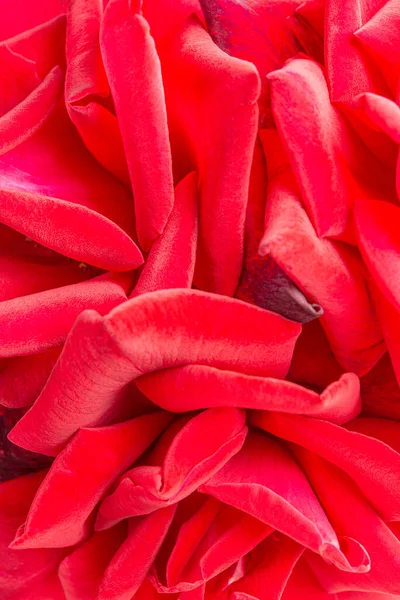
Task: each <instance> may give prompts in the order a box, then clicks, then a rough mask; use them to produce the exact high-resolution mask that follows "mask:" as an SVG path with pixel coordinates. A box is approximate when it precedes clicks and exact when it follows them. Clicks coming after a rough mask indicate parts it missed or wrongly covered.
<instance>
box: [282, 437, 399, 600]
mask: <svg viewBox="0 0 400 600" xmlns="http://www.w3.org/2000/svg"><path fill="white" fill-rule="evenodd" d="M293 451H294V453H295V456H296V459H297V460H298V461H299V462H300V464H301V465H302V467H303V468H304V469H305V472H306V474H307V478H308V479H309V481H310V482H311V484H312V486H313V489H314V490H315V493H316V494H317V495H318V498H319V500H320V502H321V503H322V505H323V507H324V510H325V512H326V514H327V516H328V518H329V520H330V522H331V523H332V525H333V526H334V527H335V530H336V531H338V533H340V534H341V535H343V536H345V537H349V536H350V537H351V538H353V539H355V540H357V541H358V542H359V543H360V544H362V546H363V547H364V548H365V549H366V552H367V553H368V556H369V557H370V570H369V572H366V571H364V572H359V573H356V572H353V573H350V572H349V573H346V572H344V571H339V570H338V569H336V568H335V567H334V566H332V565H328V564H327V563H326V562H324V561H322V560H320V558H319V557H317V556H315V555H313V554H311V553H307V560H308V562H309V564H310V565H311V567H312V569H313V571H314V573H315V575H316V576H317V578H318V580H319V581H320V583H321V584H322V586H323V587H324V588H325V589H326V591H328V592H329V593H330V594H335V593H338V592H345V591H351V590H354V591H357V590H358V591H365V592H373V591H375V592H381V593H389V594H390V593H392V594H399V593H400V541H399V540H398V539H397V537H396V536H395V535H394V533H393V532H392V531H391V530H390V528H389V527H388V526H387V525H386V524H385V523H384V521H383V520H382V519H381V518H380V517H379V516H378V515H377V513H376V512H375V510H374V509H373V508H372V507H371V505H370V504H369V502H368V501H367V500H366V499H365V498H364V497H363V495H362V493H361V492H360V490H359V489H358V488H357V486H356V485H355V484H354V483H353V482H352V480H351V479H350V477H349V476H348V475H346V474H345V473H343V471H340V470H339V469H338V468H337V467H335V466H333V465H332V464H330V463H328V462H326V461H324V460H323V459H321V458H319V457H317V456H316V455H315V454H313V453H310V452H308V451H306V450H303V449H301V448H300V447H296V448H295V449H293Z"/></svg>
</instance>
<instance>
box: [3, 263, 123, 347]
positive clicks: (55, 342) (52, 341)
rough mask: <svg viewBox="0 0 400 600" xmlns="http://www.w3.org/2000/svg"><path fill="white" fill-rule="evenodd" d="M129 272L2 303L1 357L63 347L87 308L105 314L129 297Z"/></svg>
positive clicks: (106, 275) (100, 277)
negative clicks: (127, 292)
mask: <svg viewBox="0 0 400 600" xmlns="http://www.w3.org/2000/svg"><path fill="white" fill-rule="evenodd" d="M130 280H131V279H130V276H129V275H118V276H116V275H111V276H110V274H108V273H107V274H105V275H100V276H99V277H96V278H94V279H89V280H88V281H82V282H80V283H76V284H72V285H66V286H63V287H60V288H55V289H54V290H46V291H44V292H38V293H37V294H31V295H29V296H22V297H21V298H14V299H12V300H6V301H5V302H0V347H1V349H0V356H3V357H6V356H18V355H21V354H22V355H25V354H36V353H37V352H43V351H45V350H48V349H50V348H54V347H55V346H60V345H61V344H62V343H63V342H64V340H65V338H66V337H67V335H68V333H69V331H70V329H71V327H72V325H73V324H74V322H75V320H76V318H77V316H78V315H79V314H80V313H81V312H82V311H83V310H85V309H86V308H89V307H91V308H97V309H98V310H100V311H101V312H102V313H103V314H104V313H107V312H108V311H110V310H111V309H112V308H114V307H115V306H116V305H117V304H120V303H121V302H123V301H124V300H126V291H127V288H129V283H130Z"/></svg>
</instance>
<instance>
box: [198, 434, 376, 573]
mask: <svg viewBox="0 0 400 600" xmlns="http://www.w3.org/2000/svg"><path fill="white" fill-rule="evenodd" d="M200 491H202V492H206V493H208V494H211V495H213V496H215V497H216V498H218V499H219V500H221V501H222V502H226V503H227V504H231V505H232V506H235V507H236V508H239V509H240V510H243V511H245V512H247V513H249V514H251V515H252V516H254V517H256V518H257V519H260V521H263V522H264V523H267V524H268V525H270V526H271V527H273V528H275V529H277V530H278V531H281V532H282V533H284V534H285V535H288V536H289V537H291V538H292V539H294V540H295V541H297V542H298V543H300V544H302V545H303V546H306V548H310V549H312V550H313V551H314V552H317V553H319V554H320V555H321V556H322V557H324V558H325V559H326V560H329V561H330V562H331V563H333V564H335V566H336V567H337V568H339V569H343V570H345V571H349V572H360V573H364V572H366V571H368V568H369V566H368V557H367V556H366V554H365V552H364V551H363V548H362V547H360V546H359V545H358V544H357V543H356V542H353V543H352V544H349V546H348V548H346V546H345V547H344V550H342V549H341V547H340V545H339V541H338V538H337V537H336V534H335V532H334V530H333V529H332V527H331V525H330V523H329V521H328V519H327V518H326V516H325V513H324V511H323V509H322V507H321V505H320V504H319V502H318V500H317V498H316V496H315V495H314V492H313V490H312V488H311V486H310V485H309V483H308V481H307V478H306V476H305V474H304V473H303V471H302V470H301V469H300V467H299V466H298V465H297V463H296V462H295V461H294V460H293V458H292V457H291V455H290V454H289V452H288V451H287V450H285V449H284V447H283V446H282V445H281V444H280V443H279V442H278V441H277V440H274V439H273V438H272V437H269V436H266V435H261V434H259V433H251V434H249V436H248V437H247V440H246V442H245V444H244V446H243V449H242V450H241V451H240V452H239V453H238V454H236V455H235V456H234V457H232V458H231V460H230V461H229V462H228V463H227V464H226V465H225V466H224V467H223V468H222V469H221V470H220V471H218V473H216V474H215V475H214V476H213V477H212V478H211V479H210V480H209V481H208V482H207V483H206V484H204V485H203V486H202V487H201V488H200Z"/></svg>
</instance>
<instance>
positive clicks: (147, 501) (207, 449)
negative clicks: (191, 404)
mask: <svg viewBox="0 0 400 600" xmlns="http://www.w3.org/2000/svg"><path fill="white" fill-rule="evenodd" d="M182 421H183V426H182V425H181V422H182ZM182 421H181V422H180V421H178V422H177V423H175V424H174V425H173V426H172V427H171V428H170V430H168V431H167V432H166V434H165V436H164V438H162V439H161V441H160V448H158V447H156V448H155V449H154V454H155V457H154V458H152V456H151V455H150V457H149V463H150V466H147V465H144V466H139V467H134V468H133V469H131V470H130V471H127V472H126V473H124V475H123V476H122V477H121V478H120V481H119V483H118V485H117V486H116V488H115V491H113V492H112V493H111V495H110V496H108V497H106V498H105V499H104V500H103V502H102V504H101V506H100V509H99V512H98V515H97V520H96V529H103V528H105V527H109V526H110V525H112V524H114V523H115V522H117V521H119V520H121V519H124V518H127V517H133V516H137V515H143V514H148V513H150V512H152V511H154V510H155V509H157V508H162V507H165V506H168V505H170V504H175V503H176V502H178V501H179V500H181V499H182V498H185V497H186V496H188V495H189V494H190V493H191V492H193V491H194V490H195V489H197V488H198V486H199V485H201V484H202V483H203V482H204V481H206V480H207V479H209V478H210V477H211V476H212V475H213V474H214V473H215V472H216V471H218V469H220V468H221V467H222V466H223V465H224V464H225V463H226V462H227V461H228V460H229V459H230V458H231V457H232V456H233V455H234V454H236V452H238V451H239V450H240V448H241V447H242V446H243V443H244V440H245V438H246V434H247V427H246V426H245V413H244V411H240V410H238V409H236V408H219V409H218V408H214V409H210V410H207V411H204V412H202V413H200V414H199V415H198V416H197V417H194V418H193V419H191V420H189V421H188V422H187V423H186V424H185V421H187V418H186V417H183V419H182ZM178 426H181V427H182V428H181V429H180V431H178V433H177V434H176V435H175V437H174V438H173V439H172V442H171V443H170V444H169V445H167V444H168V441H169V438H171V436H172V435H173V434H174V433H175V431H176V429H177V427H178ZM211 431H213V434H212V435H205V433H204V432H210V433H211ZM160 453H161V458H160V456H159V454H160ZM154 463H155V464H154Z"/></svg>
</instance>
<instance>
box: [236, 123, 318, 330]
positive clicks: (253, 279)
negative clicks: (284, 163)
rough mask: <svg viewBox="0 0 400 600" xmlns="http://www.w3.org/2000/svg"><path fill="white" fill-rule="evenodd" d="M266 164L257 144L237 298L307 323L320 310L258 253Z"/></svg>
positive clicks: (269, 176)
mask: <svg viewBox="0 0 400 600" xmlns="http://www.w3.org/2000/svg"><path fill="white" fill-rule="evenodd" d="M263 133H264V134H265V132H263ZM265 163H266V161H265V157H264V153H263V150H262V145H261V143H260V140H257V143H256V146H255V149H254V156H253V163H252V167H251V175H250V187H249V200H248V204H247V211H246V228H245V253H244V260H243V270H242V276H241V278H240V282H239V286H238V289H237V290H236V293H235V297H236V298H239V299H240V300H244V301H245V302H250V303H251V304H256V305H257V306H260V307H261V308H265V309H267V310H272V311H273V312H277V313H279V314H280V315H282V316H284V317H286V318H287V319H291V320H293V321H297V322H299V323H307V322H308V321H312V320H313V319H316V318H318V317H320V316H321V314H322V310H321V308H320V307H319V306H318V305H316V304H311V303H309V302H308V301H307V299H306V298H305V296H304V295H303V294H302V293H301V291H300V290H299V289H298V287H297V286H296V285H295V284H294V283H293V281H292V280H291V279H290V278H289V277H288V276H287V275H286V273H285V272H284V271H283V270H282V269H281V267H279V266H278V265H277V264H276V263H275V261H274V260H273V259H272V258H271V257H264V256H260V254H259V252H258V247H259V245H260V242H261V240H262V237H263V234H264V214H265V202H266V199H267V172H268V179H270V178H271V177H273V174H272V173H271V163H270V161H268V165H266V164H265ZM267 167H268V169H267Z"/></svg>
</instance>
